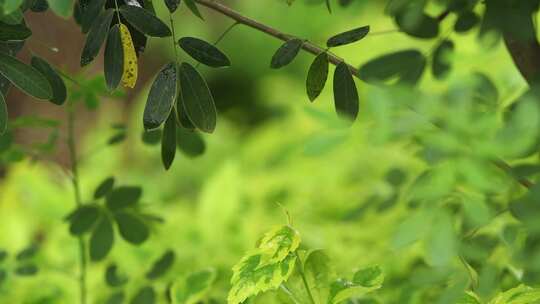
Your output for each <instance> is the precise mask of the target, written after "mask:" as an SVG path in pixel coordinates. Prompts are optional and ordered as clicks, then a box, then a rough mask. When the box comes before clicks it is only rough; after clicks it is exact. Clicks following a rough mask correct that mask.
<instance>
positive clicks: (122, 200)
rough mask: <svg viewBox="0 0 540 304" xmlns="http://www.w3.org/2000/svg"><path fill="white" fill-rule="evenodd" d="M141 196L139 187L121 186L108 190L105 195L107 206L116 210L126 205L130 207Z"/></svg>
mask: <svg viewBox="0 0 540 304" xmlns="http://www.w3.org/2000/svg"><path fill="white" fill-rule="evenodd" d="M141 196H142V189H141V187H137V186H121V187H117V188H115V189H113V190H112V191H110V192H109V193H108V194H107V196H106V204H107V208H109V209H110V210H113V211H116V210H120V209H124V208H127V207H132V206H134V205H135V204H137V202H139V199H140V198H141Z"/></svg>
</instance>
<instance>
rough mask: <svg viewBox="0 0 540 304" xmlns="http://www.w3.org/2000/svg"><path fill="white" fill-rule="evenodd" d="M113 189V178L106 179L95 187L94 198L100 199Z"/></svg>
mask: <svg viewBox="0 0 540 304" xmlns="http://www.w3.org/2000/svg"><path fill="white" fill-rule="evenodd" d="M113 187H114V177H112V176H111V177H108V178H106V179H105V180H104V181H102V182H101V184H99V186H97V188H96V191H95V192H94V198H95V199H100V198H102V197H104V196H105V195H107V194H108V193H109V192H110V191H111V190H112V189H113Z"/></svg>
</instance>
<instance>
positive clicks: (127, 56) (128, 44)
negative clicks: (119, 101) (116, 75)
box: [120, 24, 138, 88]
mask: <svg viewBox="0 0 540 304" xmlns="http://www.w3.org/2000/svg"><path fill="white" fill-rule="evenodd" d="M120 38H121V39H122V48H123V50H124V71H123V73H122V84H123V85H124V86H125V87H128V88H134V87H135V84H136V83H137V77H138V66H137V55H136V53H135V47H134V46H133V40H132V39H131V34H130V33H129V29H128V28H127V26H125V25H124V24H120Z"/></svg>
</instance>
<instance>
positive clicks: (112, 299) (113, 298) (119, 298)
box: [106, 290, 126, 304]
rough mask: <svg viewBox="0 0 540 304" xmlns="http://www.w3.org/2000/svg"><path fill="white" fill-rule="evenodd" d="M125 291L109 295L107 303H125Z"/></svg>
mask: <svg viewBox="0 0 540 304" xmlns="http://www.w3.org/2000/svg"><path fill="white" fill-rule="evenodd" d="M125 297H126V296H125V294H124V291H122V290H120V291H117V292H115V293H113V294H112V295H110V296H109V298H108V299H107V302H106V304H123V303H124V298H125Z"/></svg>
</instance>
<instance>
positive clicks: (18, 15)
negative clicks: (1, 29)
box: [0, 9, 24, 25]
mask: <svg viewBox="0 0 540 304" xmlns="http://www.w3.org/2000/svg"><path fill="white" fill-rule="evenodd" d="M23 19H24V16H23V14H22V12H21V10H20V9H16V10H14V11H13V12H11V13H9V14H7V15H3V16H2V13H0V21H1V22H3V23H7V24H11V25H17V24H21V23H23ZM0 24H1V23H0Z"/></svg>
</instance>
